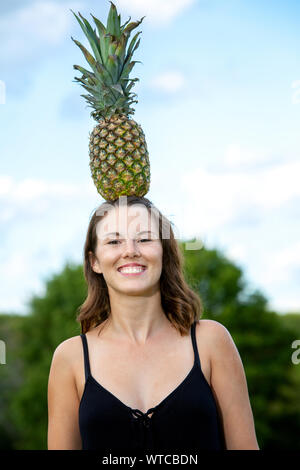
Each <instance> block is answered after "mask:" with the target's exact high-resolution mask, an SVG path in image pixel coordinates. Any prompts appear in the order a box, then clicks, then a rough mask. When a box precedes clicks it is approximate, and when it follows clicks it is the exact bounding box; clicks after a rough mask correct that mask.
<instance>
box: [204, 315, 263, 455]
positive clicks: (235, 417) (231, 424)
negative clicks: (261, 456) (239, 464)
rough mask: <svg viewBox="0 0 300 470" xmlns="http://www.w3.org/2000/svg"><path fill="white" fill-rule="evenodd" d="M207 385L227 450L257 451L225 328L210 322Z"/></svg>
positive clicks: (242, 380) (237, 361)
mask: <svg viewBox="0 0 300 470" xmlns="http://www.w3.org/2000/svg"><path fill="white" fill-rule="evenodd" d="M209 323H210V340H211V388H212V391H213V393H214V395H215V398H216V401H217V405H218V408H219V412H220V414H221V421H222V424H223V430H224V437H225V443H226V449H227V450H259V446H258V443H257V439H256V434H255V427H254V419H253V414H252V409H251V405H250V399H249V394H248V387H247V380H246V375H245V371H244V367H243V363H242V360H241V358H240V355H239V352H238V350H237V348H236V346H235V344H234V342H233V339H232V337H231V335H230V333H229V332H228V330H227V329H226V328H225V327H224V326H223V325H222V324H221V323H219V322H216V321H214V320H211V321H210V322H209Z"/></svg>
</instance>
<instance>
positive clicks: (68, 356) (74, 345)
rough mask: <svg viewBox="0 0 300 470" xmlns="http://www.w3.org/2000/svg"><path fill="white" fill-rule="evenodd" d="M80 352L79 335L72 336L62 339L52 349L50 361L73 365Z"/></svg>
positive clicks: (80, 342)
mask: <svg viewBox="0 0 300 470" xmlns="http://www.w3.org/2000/svg"><path fill="white" fill-rule="evenodd" d="M81 354H82V340H81V337H80V335H77V336H72V337H70V338H67V339H65V340H64V341H62V342H61V343H60V344H59V345H58V346H57V347H56V348H55V350H54V353H53V358H52V361H53V362H54V361H55V362H64V363H68V364H69V365H73V364H74V362H76V361H78V358H80V356H81Z"/></svg>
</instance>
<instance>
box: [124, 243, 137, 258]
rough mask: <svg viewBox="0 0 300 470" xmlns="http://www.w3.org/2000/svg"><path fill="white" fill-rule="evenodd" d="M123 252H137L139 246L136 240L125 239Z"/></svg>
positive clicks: (129, 253) (130, 253)
mask: <svg viewBox="0 0 300 470" xmlns="http://www.w3.org/2000/svg"><path fill="white" fill-rule="evenodd" d="M124 253H126V254H128V255H132V254H135V253H139V246H138V243H137V241H136V240H130V239H128V240H126V241H125V245H124Z"/></svg>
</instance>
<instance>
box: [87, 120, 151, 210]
mask: <svg viewBox="0 0 300 470" xmlns="http://www.w3.org/2000/svg"><path fill="white" fill-rule="evenodd" d="M89 150H90V151H89V155H90V169H91V175H92V179H93V181H94V184H95V186H96V188H97V191H98V192H99V193H100V194H101V196H102V197H103V198H104V199H106V200H111V201H113V200H115V199H117V198H118V197H120V196H122V195H127V196H130V195H135V196H139V197H142V196H144V195H145V194H146V193H147V192H148V191H149V187H150V162H149V155H148V150H147V144H146V140H145V135H144V132H143V130H142V128H141V126H140V125H139V124H137V123H136V122H135V121H134V120H133V119H129V118H128V117H126V116H125V115H117V114H115V115H113V116H112V117H111V118H109V119H101V120H100V122H99V123H98V124H97V125H96V126H95V127H94V129H93V131H92V133H91V134H90V145H89Z"/></svg>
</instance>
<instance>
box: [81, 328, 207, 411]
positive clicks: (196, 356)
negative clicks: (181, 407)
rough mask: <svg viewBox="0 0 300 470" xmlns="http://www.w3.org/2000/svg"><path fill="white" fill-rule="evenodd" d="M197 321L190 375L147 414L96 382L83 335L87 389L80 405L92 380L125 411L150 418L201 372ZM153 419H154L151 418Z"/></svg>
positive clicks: (192, 334)
mask: <svg viewBox="0 0 300 470" xmlns="http://www.w3.org/2000/svg"><path fill="white" fill-rule="evenodd" d="M196 321H197V320H195V321H194V323H193V324H192V325H191V338H192V345H193V350H194V364H193V366H192V368H191V369H190V371H189V372H188V374H187V375H186V376H185V378H184V379H183V380H182V381H181V382H180V383H179V385H177V387H176V388H175V389H174V390H172V391H171V392H170V393H169V394H168V395H167V396H166V397H165V398H163V399H162V400H161V401H160V402H159V403H158V404H157V405H156V406H154V407H152V408H149V409H148V410H147V411H146V412H145V413H144V412H143V411H141V410H139V409H138V408H131V407H130V406H128V405H126V404H125V403H124V402H123V401H122V400H120V399H119V398H118V397H117V396H116V395H114V394H113V393H112V392H110V391H109V390H108V389H107V388H105V387H104V386H103V385H101V383H100V382H98V380H96V379H95V378H94V377H93V375H92V374H91V370H90V362H89V354H88V344H87V339H86V335H85V334H81V335H80V336H81V338H82V342H83V349H84V369H85V378H86V380H85V387H84V391H83V394H82V397H81V400H80V404H81V402H82V400H83V398H84V395H85V391H86V387H87V383H88V381H89V380H91V381H92V382H93V383H94V384H95V385H96V386H97V387H98V388H99V390H101V391H103V392H105V393H106V394H108V395H109V396H110V397H112V398H113V399H114V400H115V401H116V403H118V404H119V405H120V407H122V408H123V409H127V410H128V411H130V412H131V413H133V414H136V415H137V416H140V417H146V418H147V417H148V415H149V414H151V413H152V412H154V411H157V410H158V409H159V408H161V407H162V406H163V405H165V404H166V403H167V402H168V401H169V400H170V399H171V398H172V397H174V396H175V395H176V393H177V392H178V391H179V390H180V389H181V388H182V387H183V386H184V385H185V384H186V383H187V382H188V380H189V378H190V377H191V376H192V374H193V372H194V370H195V369H196V368H197V367H199V368H200V370H201V364H200V358H199V353H198V348H197V342H196V335H195V327H196ZM153 416H154V415H153ZM151 419H152V418H151Z"/></svg>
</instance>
